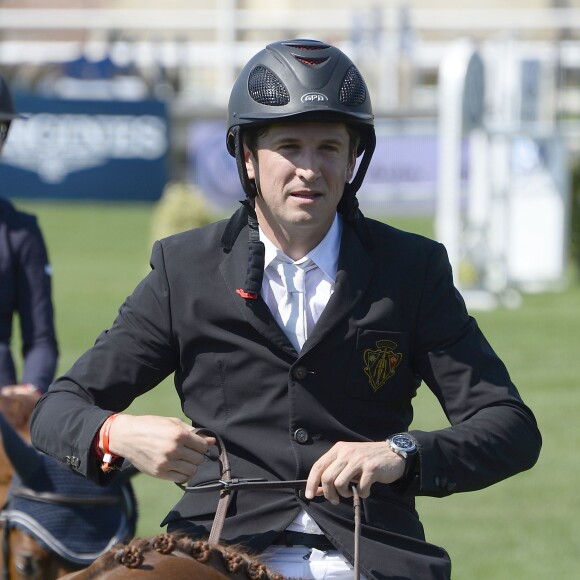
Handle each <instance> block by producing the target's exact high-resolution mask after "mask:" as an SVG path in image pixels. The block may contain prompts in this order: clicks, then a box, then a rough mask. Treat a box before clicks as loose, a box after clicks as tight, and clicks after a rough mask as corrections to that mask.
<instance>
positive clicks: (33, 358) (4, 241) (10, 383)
mask: <svg viewBox="0 0 580 580" xmlns="http://www.w3.org/2000/svg"><path fill="white" fill-rule="evenodd" d="M16 118H18V115H17V114H16V112H15V109H14V104H13V101H12V96H11V94H10V90H9V88H8V84H7V83H6V80H5V79H4V78H3V77H2V76H0V153H1V151H2V148H3V146H4V143H5V142H6V138H7V136H8V131H9V129H10V124H11V122H12V121H13V120H14V119H16ZM6 193H8V192H6ZM51 292H52V290H51V268H50V264H49V261H48V254H47V250H46V245H45V243H44V239H43V236H42V232H41V231H40V228H39V226H38V223H37V220H36V217H35V216H33V215H29V214H27V213H24V212H21V211H18V210H17V209H15V208H14V206H13V205H12V204H11V203H10V202H9V201H8V200H7V199H4V198H2V197H0V387H1V388H2V391H1V392H2V393H3V394H15V393H17V394H31V395H32V396H34V395H36V396H38V395H40V394H41V393H44V392H45V391H46V390H47V389H48V386H49V384H50V382H51V381H52V379H53V378H54V373H55V371H56V365H57V360H58V347H57V339H56V333H55V328H54V315H53V304H52V295H51ZM15 315H16V316H17V317H18V320H19V323H20V335H21V341H22V373H21V376H20V377H18V376H17V372H16V365H15V363H14V358H13V354H12V344H11V342H12V330H13V325H14V316H15Z"/></svg>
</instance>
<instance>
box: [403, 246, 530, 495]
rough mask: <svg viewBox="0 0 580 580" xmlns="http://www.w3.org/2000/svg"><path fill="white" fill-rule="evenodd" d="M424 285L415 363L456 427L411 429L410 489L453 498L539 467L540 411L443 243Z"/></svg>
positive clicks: (412, 491)
mask: <svg viewBox="0 0 580 580" xmlns="http://www.w3.org/2000/svg"><path fill="white" fill-rule="evenodd" d="M423 288H424V291H423V294H422V300H421V305H420V308H419V312H418V316H417V328H416V332H415V336H416V337H418V338H417V340H416V342H417V344H416V345H415V348H414V352H415V355H414V356H415V358H414V367H415V370H416V372H417V374H418V375H419V376H420V377H421V379H422V380H423V381H424V382H425V383H426V384H427V385H428V387H429V388H430V389H431V391H432V392H433V393H434V394H435V396H436V397H437V399H438V400H439V403H440V404H441V406H442V408H443V410H444V412H445V414H446V416H447V418H448V420H449V422H450V426H449V427H447V428H444V429H441V430H437V431H432V432H425V431H420V430H412V431H410V433H411V435H413V436H414V437H415V439H416V440H417V442H418V447H419V458H420V461H419V465H420V473H419V474H418V475H417V476H416V477H415V480H414V481H413V482H412V483H411V486H410V487H409V488H408V489H407V492H411V493H415V494H416V495H431V496H446V495H449V494H451V493H454V492H462V491H471V490H477V489H481V488H484V487H487V486H489V485H491V484H493V483H496V482H498V481H501V480H503V479H505V478H507V477H510V476H512V475H514V474H516V473H518V472H520V471H524V470H526V469H529V468H531V467H532V466H533V465H534V464H535V462H536V461H537V458H538V455H539V452H540V448H541V435H540V432H539V430H538V427H537V424H536V420H535V418H534V415H533V413H532V411H531V410H530V409H529V408H528V407H527V406H526V405H525V404H524V402H523V401H522V399H521V397H520V395H519V393H518V391H517V389H516V387H515V386H514V384H513V383H512V381H511V379H510V376H509V374H508V371H507V369H506V367H505V366H504V364H503V363H502V361H501V360H500V359H499V357H498V356H497V355H496V353H495V352H494V351H493V349H492V347H491V346H490V344H489V343H488V341H487V340H486V339H485V337H484V336H483V334H482V332H481V330H480V329H479V327H478V325H477V323H476V321H475V320H474V319H473V318H472V317H470V316H469V315H468V314H467V311H466V308H465V304H464V301H463V299H462V298H461V296H460V294H459V292H458V291H457V290H456V289H455V287H454V285H453V279H452V273H451V266H450V264H449V260H448V258H447V253H446V252H445V249H444V248H443V246H442V245H440V244H437V246H436V247H435V250H434V251H433V254H432V256H431V260H430V266H429V268H428V271H427V272H426V274H425V283H424V285H423Z"/></svg>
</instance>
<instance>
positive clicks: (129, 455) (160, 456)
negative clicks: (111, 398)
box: [100, 414, 216, 483]
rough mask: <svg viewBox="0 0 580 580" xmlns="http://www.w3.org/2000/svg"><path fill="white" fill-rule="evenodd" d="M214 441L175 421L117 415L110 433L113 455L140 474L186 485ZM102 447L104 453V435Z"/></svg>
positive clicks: (175, 419)
mask: <svg viewBox="0 0 580 580" xmlns="http://www.w3.org/2000/svg"><path fill="white" fill-rule="evenodd" d="M215 443H216V440H215V438H214V437H208V436H206V435H196V434H195V433H193V428H192V427H191V425H188V424H187V423H184V422H183V421H181V420H180V419H177V418H175V417H158V416H154V415H143V416H135V415H125V414H120V415H118V416H117V417H116V418H115V420H114V421H113V423H112V424H111V428H110V431H109V449H110V451H111V453H114V454H115V455H119V456H120V457H124V458H125V459H127V460H128V461H130V462H131V463H132V464H133V465H134V466H135V467H136V468H137V469H138V470H139V471H141V472H143V473H147V474H148V475H152V476H153V477H158V478H160V479H168V480H169V481H175V482H177V483H186V482H187V481H189V480H190V479H191V477H192V476H193V475H194V474H195V473H196V471H197V469H198V467H199V465H201V464H202V463H203V461H204V459H205V457H204V454H205V453H206V452H207V450H208V449H209V447H211V446H212V445H215ZM100 445H101V449H102V432H101V439H100Z"/></svg>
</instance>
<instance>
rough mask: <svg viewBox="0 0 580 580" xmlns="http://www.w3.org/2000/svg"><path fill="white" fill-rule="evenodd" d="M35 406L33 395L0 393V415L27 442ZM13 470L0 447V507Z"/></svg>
mask: <svg viewBox="0 0 580 580" xmlns="http://www.w3.org/2000/svg"><path fill="white" fill-rule="evenodd" d="M35 404H36V397H35V396H33V395H26V394H17V395H9V396H7V395H3V394H2V391H0V413H2V415H4V417H5V418H6V420H7V421H8V423H10V425H11V426H12V427H13V429H14V430H15V431H16V432H17V433H18V434H19V435H20V437H21V438H22V439H23V440H24V441H27V442H30V428H29V421H30V415H31V414H32V409H34V405H35ZM13 473H14V468H13V467H12V463H11V462H10V460H9V459H8V457H7V456H6V453H5V451H4V447H3V446H2V445H0V506H3V505H4V503H5V502H6V495H7V493H8V488H9V487H10V482H11V481H12V475H13Z"/></svg>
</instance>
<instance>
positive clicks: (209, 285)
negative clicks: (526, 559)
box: [33, 40, 541, 580]
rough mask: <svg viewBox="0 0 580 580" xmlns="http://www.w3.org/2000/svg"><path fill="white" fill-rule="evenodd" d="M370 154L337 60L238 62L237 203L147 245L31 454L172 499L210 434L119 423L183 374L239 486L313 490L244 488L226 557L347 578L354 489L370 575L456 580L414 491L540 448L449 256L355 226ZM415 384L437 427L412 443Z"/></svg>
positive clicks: (198, 526) (181, 515) (472, 484)
mask: <svg viewBox="0 0 580 580" xmlns="http://www.w3.org/2000/svg"><path fill="white" fill-rule="evenodd" d="M374 145H375V133H374V128H373V115H372V110H371V104H370V99H369V96H368V94H367V89H366V85H365V83H364V80H363V79H362V76H361V75H360V73H359V71H358V70H357V69H356V67H355V66H354V65H353V63H352V62H351V61H350V60H349V59H348V58H347V57H346V56H345V55H344V54H343V53H342V52H341V51H339V50H338V49H337V48H335V47H332V46H330V45H327V44H325V43H322V42H317V41H309V40H294V41H285V42H277V43H273V44H271V45H269V46H268V47H266V49H265V50H263V51H261V52H260V53H258V54H257V55H256V56H255V57H254V58H252V59H251V60H250V62H249V63H248V64H247V66H246V67H245V68H244V69H243V70H242V72H241V73H240V76H239V78H238V80H237V81H236V83H235V85H234V87H233V90H232V95H231V98H230V104H229V128H228V133H227V147H228V150H229V151H230V153H231V154H232V155H234V156H235V158H236V161H237V164H238V169H239V173H240V178H241V182H242V185H243V187H244V190H245V192H246V199H245V201H244V204H243V207H242V208H241V209H240V210H239V211H238V212H237V213H236V214H235V215H234V216H233V217H232V218H231V219H230V220H229V221H223V222H219V223H217V224H213V225H210V226H208V227H206V228H201V229H198V230H192V231H190V232H186V233H184V234H179V235H177V236H173V237H170V238H167V239H165V240H162V241H161V242H157V243H156V244H155V246H154V249H153V253H152V258H151V265H152V271H151V273H150V274H149V275H148V276H147V277H146V278H145V279H144V280H143V281H142V282H141V283H140V284H139V286H138V287H137V288H136V289H135V291H134V292H133V294H132V295H131V296H130V297H129V298H128V299H127V301H126V302H125V304H124V305H123V306H122V308H121V310H120V312H119V315H118V317H117V319H116V321H115V323H114V324H113V326H112V328H111V329H110V330H109V331H107V332H105V333H103V334H102V335H101V336H100V337H99V339H98V340H97V343H96V344H95V346H94V347H93V348H92V349H90V350H89V351H88V352H87V353H86V354H85V355H83V356H82V357H81V358H80V359H79V361H77V363H76V364H75V365H74V366H73V368H72V369H71V370H70V371H69V372H68V373H67V374H66V375H64V376H63V377H61V378H60V379H59V380H57V381H56V382H55V383H54V384H53V385H52V386H51V388H50V390H49V393H48V395H46V396H44V397H43V398H42V399H41V400H40V402H39V404H38V406H37V409H36V412H35V415H34V417H33V441H34V443H35V444H36V445H37V446H38V447H39V448H40V449H42V450H44V451H46V452H47V453H50V454H51V455H53V456H54V457H56V458H58V459H60V460H61V461H66V462H68V463H69V464H70V465H71V467H72V468H73V469H75V470H77V471H79V472H80V473H82V474H84V475H85V476H87V477H89V478H91V479H94V480H95V481H97V480H99V481H103V482H106V481H108V480H109V479H110V478H111V477H114V473H115V472H114V471H111V467H112V466H115V465H119V461H120V459H118V458H125V460H127V461H128V462H131V463H132V464H134V465H135V466H136V467H137V468H138V469H140V470H141V471H143V472H145V473H148V474H150V475H154V476H157V477H161V478H165V479H168V480H171V481H175V482H179V483H184V482H188V481H189V482H190V485H195V484H198V483H202V482H208V481H212V480H215V479H216V477H218V476H219V472H218V470H217V467H216V465H215V462H213V461H209V460H207V459H206V457H205V453H206V451H207V450H208V448H209V446H210V445H212V444H213V443H215V440H214V439H213V438H212V437H209V436H203V435H199V434H194V433H192V430H191V426H190V425H188V424H186V423H184V422H181V421H180V420H178V419H175V418H165V417H153V416H149V417H138V416H130V415H128V414H125V413H122V411H123V410H124V409H126V408H127V406H128V405H129V404H130V403H131V401H133V400H134V399H135V397H137V396H139V395H140V394H142V393H145V392H146V391H148V390H150V389H152V388H153V387H155V386H156V385H157V384H158V383H159V382H160V381H161V380H162V379H163V378H164V377H166V376H167V375H169V374H170V373H175V385H176V389H177V392H178V395H179V397H180V399H181V401H182V406H183V410H184V412H185V414H186V416H187V417H189V418H190V419H191V422H192V424H193V425H194V426H196V427H205V428H207V429H210V430H212V431H213V432H216V433H218V434H219V435H221V437H222V438H223V440H224V442H225V445H226V448H227V450H228V452H229V457H230V462H231V465H232V476H233V477H240V478H263V479H267V480H294V479H302V478H304V479H307V480H308V481H307V485H306V489H305V491H304V493H302V492H296V491H294V490H288V489H287V490H283V489H274V490H273V489H270V490H263V491H262V490H260V491H256V490H252V491H239V492H236V493H235V496H234V498H233V500H232V502H231V504H230V507H229V509H228V513H227V518H226V521H225V525H224V529H223V533H222V538H223V540H224V541H227V542H236V543H242V544H244V545H246V546H248V547H249V548H251V549H253V550H256V551H259V552H262V554H263V557H264V558H265V560H266V562H268V563H270V565H271V566H272V567H274V568H276V569H278V570H279V571H280V572H281V573H283V574H285V575H286V576H302V577H307V578H322V577H326V578H346V577H351V576H352V569H351V568H350V564H349V562H352V558H353V556H352V545H353V523H352V500H351V495H352V492H351V490H350V488H349V482H351V481H354V482H357V483H358V490H359V493H360V495H361V497H362V498H363V510H362V511H363V526H362V539H361V569H362V573H363V574H364V576H366V577H367V578H399V579H400V578H413V579H414V580H417V579H432V578H449V576H450V563H449V559H448V556H447V554H446V552H445V551H444V550H443V549H441V548H439V547H437V546H433V545H431V544H428V543H427V542H426V541H425V536H424V533H423V529H422V525H421V523H420V521H419V518H418V516H417V514H416V512H415V509H414V496H415V495H432V496H446V495H449V494H451V493H453V492H459V491H469V490H474V489H480V488H482V487H485V486H488V485H491V484H493V483H495V482H497V481H499V480H501V479H504V478H506V477H508V476H510V475H513V474H515V473H517V472H519V471H522V470H524V469H528V468H530V467H531V466H532V465H533V464H534V463H535V461H536V459H537V457H538V453H539V449H540V445H541V440H540V435H539V432H538V429H537V426H536V422H535V419H534V417H533V415H532V413H531V411H530V410H529V409H528V408H527V407H526V406H525V405H524V403H523V402H522V400H521V398H520V396H519V395H518V392H517V391H516V388H515V387H514V385H513V384H512V382H511V381H510V378H509V376H508V373H507V371H506V369H505V367H504V365H503V364H502V362H501V361H500V360H499V359H498V357H497V356H496V355H495V353H494V352H493V350H492V349H491V347H490V346H489V344H488V343H487V342H486V340H485V339H484V337H483V336H482V334H481V332H480V330H479V329H478V327H477V325H476V323H475V321H474V320H473V319H472V318H470V317H469V316H468V314H467V313H466V311H465V306H464V303H463V301H462V299H461V297H460V296H459V295H458V293H457V291H456V290H455V289H454V287H453V282H452V276H451V271H450V267H449V262H448V260H447V257H446V254H445V250H444V248H443V247H442V246H441V245H440V244H437V243H436V242H433V241H431V240H428V239H425V238H422V237H420V236H416V235H412V234H408V233H404V232H401V231H398V230H395V229H394V228H391V227H389V226H387V225H385V224H382V223H378V222H376V221H373V220H370V219H366V218H364V217H363V216H362V215H361V213H360V211H359V210H358V208H357V205H358V204H357V201H356V197H355V194H356V191H357V189H358V188H359V187H360V185H361V183H362V180H363V178H364V173H365V171H366V169H367V167H368V163H369V161H370V158H371V156H372V152H373V149H374ZM359 155H362V158H361V160H360V163H359V165H358V169H355V161H356V158H357V156H359ZM337 208H338V213H337ZM299 267H301V270H302V271H301V270H300V268H299ZM303 285H305V288H301V286H303ZM421 381H424V382H425V383H426V384H427V385H428V386H429V388H430V389H431V390H432V391H433V392H434V393H435V394H436V396H437V397H438V399H439V401H440V403H441V405H442V407H443V409H444V411H445V413H446V414H447V416H448V418H449V420H450V423H451V426H450V427H449V428H447V429H442V430H439V431H435V432H423V431H418V430H412V431H409V426H410V423H411V420H412V416H413V414H412V406H411V400H412V398H413V397H414V396H415V394H416V390H417V388H418V387H419V385H420V383H421ZM112 412H113V413H114V414H113V415H112V414H111V413H112ZM103 454H104V457H103V461H104V465H101V460H100V459H99V457H102V456H103ZM102 467H104V470H103V469H102ZM216 495H217V494H216ZM217 501H218V498H217V497H213V495H212V494H208V493H199V494H198V493H186V494H185V495H184V497H183V499H182V500H181V501H180V502H179V503H178V504H177V505H176V506H175V507H174V508H173V510H172V511H171V513H170V514H169V515H168V516H167V517H166V519H165V521H164V524H168V530H170V531H185V532H188V533H189V534H191V535H193V536H206V535H207V533H208V530H209V527H210V526H211V522H212V520H213V518H214V514H215V509H216V505H217ZM297 562H299V564H297ZM297 566H298V567H297Z"/></svg>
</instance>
